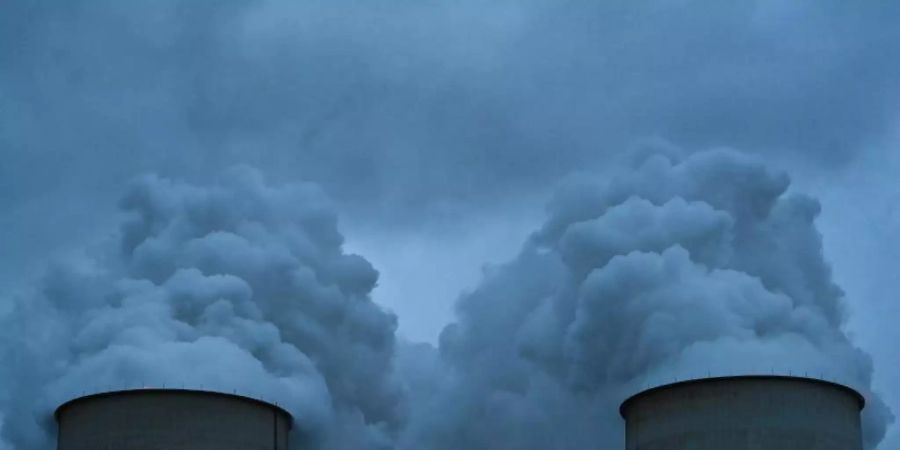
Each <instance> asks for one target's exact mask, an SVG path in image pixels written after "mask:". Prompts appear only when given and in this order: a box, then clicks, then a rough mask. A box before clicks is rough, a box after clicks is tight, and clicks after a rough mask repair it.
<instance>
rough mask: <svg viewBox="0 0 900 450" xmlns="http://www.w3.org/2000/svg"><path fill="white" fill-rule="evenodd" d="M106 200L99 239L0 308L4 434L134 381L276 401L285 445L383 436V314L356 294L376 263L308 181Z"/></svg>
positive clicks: (18, 440) (46, 440)
mask: <svg viewBox="0 0 900 450" xmlns="http://www.w3.org/2000/svg"><path fill="white" fill-rule="evenodd" d="M121 206H122V208H123V209H124V210H125V212H126V213H127V218H126V219H125V220H124V223H123V225H122V227H121V232H120V233H119V234H118V235H117V236H116V237H115V238H114V239H111V242H108V243H104V244H101V245H100V246H98V248H95V249H93V250H92V251H91V252H90V253H91V254H90V255H88V256H86V257H84V258H79V259H78V260H76V261H69V262H66V263H59V264H57V265H55V266H54V267H52V268H51V269H50V270H49V271H48V272H47V274H46V276H44V278H43V280H42V281H41V283H40V285H39V286H37V287H36V288H35V289H34V291H33V292H31V293H30V294H26V295H23V296H21V297H20V298H18V299H16V302H15V304H14V309H13V310H12V311H11V312H10V313H9V314H8V316H7V317H6V318H5V320H4V323H3V326H2V330H3V334H4V336H3V341H2V342H3V346H2V355H0V356H2V361H4V365H3V368H2V369H0V370H2V377H3V378H2V380H3V384H4V389H3V394H2V395H3V398H2V404H3V410H4V412H6V414H5V422H4V427H3V437H4V439H5V440H6V441H7V442H8V443H9V444H11V445H12V447H14V448H17V449H45V448H53V437H52V435H51V434H52V430H53V427H52V419H51V417H50V413H51V412H52V409H53V408H54V407H55V406H56V405H57V404H58V403H59V402H60V401H62V400H64V399H67V398H70V397H72V396H74V395H77V394H79V393H80V392H83V391H94V390H103V389H108V388H118V387H134V386H139V385H151V386H162V385H168V386H181V385H184V386H187V387H194V388H197V387H203V388H207V389H218V390H227V391H231V390H237V391H238V392H240V393H245V394H251V395H257V396H261V397H263V398H267V399H271V400H275V401H278V402H279V403H280V404H282V405H283V406H285V407H286V408H287V409H289V410H290V411H291V412H292V413H293V414H295V416H296V418H297V424H298V426H299V429H300V431H301V433H299V434H298V438H297V439H295V441H298V444H300V443H303V444H306V445H309V444H312V445H315V446H316V448H334V449H345V448H346V449H350V448H378V447H380V446H382V443H383V442H386V440H387V437H386V433H387V432H388V431H389V430H390V429H391V427H393V426H395V425H396V421H397V419H398V418H399V413H400V411H399V410H398V409H397V408H398V407H399V406H400V405H401V402H399V401H397V400H396V399H395V397H396V396H397V395H399V394H398V393H399V390H398V388H397V386H396V385H395V383H393V382H392V381H391V379H390V378H389V375H390V370H389V369H390V362H391V358H392V355H393V348H394V330H395V328H396V320H395V318H394V316H393V315H391V314H390V313H387V312H385V311H383V310H382V309H380V308H379V307H378V306H377V305H375V304H374V303H372V302H371V301H370V299H369V296H368V295H369V292H370V291H371V290H372V288H373V287H374V286H375V282H376V280H377V277H378V273H377V272H376V271H375V270H374V269H373V268H372V267H371V266H370V265H369V263H368V262H367V261H366V260H364V259H363V258H361V257H359V256H356V255H348V254H345V253H344V252H343V251H342V250H341V245H342V236H341V235H340V234H339V233H338V231H337V228H336V216H335V214H334V211H333V208H332V207H331V205H330V204H329V203H328V201H327V200H326V198H325V197H324V196H323V195H322V193H321V192H320V191H319V190H318V189H317V188H315V187H314V186H310V185H288V186H284V187H270V186H267V185H266V184H265V183H264V181H263V180H262V178H261V177H260V175H259V174H258V173H256V172H254V171H253V170H250V169H246V168H240V169H235V170H232V171H231V172H229V173H227V174H225V176H224V177H223V178H222V180H221V181H220V182H219V183H217V184H215V185H213V186H210V187H195V186H190V185H187V184H181V183H176V182H172V181H168V180H165V179H160V178H157V177H147V178H144V179H142V180H139V181H138V182H137V183H136V184H135V185H134V186H133V187H132V188H131V190H130V191H129V192H128V194H127V195H126V196H125V197H124V199H123V200H122V203H121ZM11 411H16V413H15V414H12V413H11Z"/></svg>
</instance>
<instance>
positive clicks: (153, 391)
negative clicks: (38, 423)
mask: <svg viewBox="0 0 900 450" xmlns="http://www.w3.org/2000/svg"><path fill="white" fill-rule="evenodd" d="M159 393H166V394H171V393H176V394H199V395H206V396H216V397H224V398H230V399H233V400H240V401H243V402H250V403H253V404H256V405H263V406H266V407H268V408H272V409H274V410H275V411H278V412H280V413H282V414H284V415H285V416H287V418H288V423H289V424H292V423H293V422H294V415H293V414H291V413H290V411H288V410H286V409H284V408H282V407H281V406H279V405H277V404H275V403H272V402H269V401H266V400H262V399H259V398H256V397H250V396H247V395H241V394H237V393H232V392H222V391H214V390H206V389H188V388H159V387H145V388H131V389H115V390H110V391H102V392H95V393H92V394H87V395H82V396H79V397H75V398H72V399H69V400H66V401H65V402H63V403H61V404H60V405H59V406H58V407H56V410H55V411H53V418H54V419H56V421H57V422H59V416H60V414H62V411H63V410H64V409H66V408H68V407H70V406H72V405H74V404H77V403H81V402H83V401H87V400H94V399H99V398H105V397H115V396H118V395H132V394H159Z"/></svg>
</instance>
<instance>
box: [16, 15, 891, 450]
mask: <svg viewBox="0 0 900 450" xmlns="http://www.w3.org/2000/svg"><path fill="white" fill-rule="evenodd" d="M898 18H900V4H895V3H893V2H842V1H797V2H784V1H781V0H759V1H747V2H718V1H689V0H658V1H602V2H601V1H598V2H587V1H551V0H518V1H512V0H499V1H476V0H459V1H455V2H444V1H432V0H422V1H414V0H387V1H381V2H369V1H357V0H338V1H335V0H310V1H288V0H240V1H238V0H235V1H212V0H210V1H206V0H203V1H178V0H147V1H129V2H122V1H114V0H70V1H51V0H48V1H37V2H35V1H28V0H22V1H19V0H11V1H5V2H3V3H2V5H0V229H2V233H0V252H2V258H0V289H2V292H3V293H2V294H0V299H2V300H3V301H4V302H8V299H9V298H10V297H11V296H12V295H13V294H12V293H13V292H17V291H20V290H22V289H25V288H26V287H27V286H28V285H29V284H30V283H32V282H33V280H34V279H36V278H38V277H39V276H40V274H41V273H42V271H43V270H44V267H45V266H46V265H47V264H48V263H49V262H50V261H53V260H54V259H58V258H61V257H65V256H66V255H69V254H71V253H73V252H77V251H79V250H80V249H83V248H85V247H89V246H91V245H93V244H94V243H96V242H99V241H102V240H103V239H106V238H108V237H110V236H111V235H112V234H114V233H115V232H116V230H117V229H118V228H117V226H118V225H117V224H118V223H119V221H120V219H121V213H120V212H119V205H120V198H122V196H123V195H124V193H125V192H127V190H128V189H129V186H130V185H131V183H132V181H133V180H134V179H135V178H136V177H139V176H143V175H145V174H148V173H152V174H157V175H159V176H162V177H167V178H173V179H177V180H184V181H185V182H187V183H192V184H198V185H203V184H205V183H209V182H211V180H214V179H216V177H218V176H219V174H220V173H222V171H223V170H226V169H227V168H229V167H232V166H234V165H249V166H252V167H255V168H256V169H257V170H258V171H259V172H260V173H261V174H263V175H264V176H265V178H266V179H268V180H270V181H271V182H272V183H275V184H281V183H294V182H301V181H304V182H306V181H308V182H313V183H315V184H317V185H318V186H320V187H321V189H322V191H323V192H324V194H325V195H327V196H328V197H330V198H331V199H332V201H333V203H334V205H335V206H334V208H335V211H336V212H337V214H338V216H339V219H340V222H339V225H338V227H339V229H340V231H341V233H342V234H343V236H344V238H345V240H346V245H345V247H346V250H347V251H349V252H352V253H358V254H360V255H363V256H364V257H365V258H366V259H367V260H368V261H369V262H371V264H372V265H373V266H374V268H375V269H376V270H377V271H378V272H379V273H380V278H379V282H378V286H377V287H376V288H375V289H374V291H373V292H372V297H373V299H374V301H375V302H377V303H378V304H380V305H382V306H384V307H385V308H387V309H390V310H392V311H393V312H394V313H395V314H396V316H397V320H398V324H399V328H398V332H397V333H398V335H399V336H400V337H401V338H403V339H404V340H411V341H422V342H428V343H432V344H436V343H437V342H438V336H439V335H440V333H441V331H442V329H443V328H444V326H445V325H447V324H448V323H450V322H452V321H454V317H455V316H454V304H455V302H456V301H457V299H458V298H459V297H460V295H461V294H462V293H464V292H468V291H471V290H473V289H475V288H476V287H477V286H478V285H479V283H480V279H481V277H482V273H483V272H484V271H485V270H490V269H489V267H491V266H495V265H498V264H501V263H503V262H505V261H508V260H511V259H513V258H515V257H516V255H517V254H518V253H519V252H520V251H521V249H522V246H523V243H524V242H525V241H526V239H527V238H528V237H529V235H531V233H533V232H535V230H537V229H539V228H540V227H541V226H542V225H541V224H542V223H544V222H545V220H546V217H547V214H548V213H547V212H546V209H545V208H546V204H547V202H548V201H549V199H550V198H551V196H552V194H553V192H554V191H555V189H556V188H557V187H558V186H559V185H561V184H565V183H566V182H567V180H571V179H573V178H579V177H585V176H589V177H595V178H598V179H604V178H605V177H607V176H609V174H610V173H612V172H613V171H614V168H615V167H619V166H620V165H621V164H623V163H622V161H623V160H624V159H626V158H627V157H626V154H627V153H628V152H629V151H630V149H632V148H634V147H635V146H638V145H640V143H641V142H644V141H646V140H648V139H655V140H660V141H665V142H668V143H671V145H674V146H677V147H679V148H681V149H683V151H684V152H685V153H687V154H688V155H690V154H692V153H695V152H700V151H705V150H708V149H713V148H723V147H727V148H732V149H737V150H738V151H740V152H742V153H745V154H748V155H752V157H753V158H757V159H758V160H759V161H763V162H764V163H765V164H766V165H767V167H770V168H772V170H776V171H783V172H784V173H786V174H787V175H788V176H789V177H790V179H791V180H792V183H791V185H790V188H789V189H790V192H792V193H793V192H798V193H799V192H802V193H805V194H807V195H810V196H811V197H814V198H817V199H818V200H819V201H820V202H821V204H822V212H821V214H820V215H819V217H818V218H817V219H816V225H817V229H818V231H819V232H820V233H821V235H822V239H823V243H824V252H825V260H826V261H827V263H828V264H830V266H831V267H832V269H833V278H834V280H835V282H836V283H837V284H838V285H839V286H840V287H841V288H842V289H843V290H844V292H845V295H844V300H842V301H843V302H844V304H845V305H846V309H847V317H848V319H847V322H846V323H845V324H844V325H841V327H843V328H844V331H846V332H847V333H848V335H849V336H850V337H851V339H853V340H854V342H855V343H856V344H857V345H858V346H859V347H861V348H862V349H863V350H864V351H865V352H868V353H869V354H871V355H872V359H873V362H874V381H873V387H874V389H875V390H876V391H878V392H881V393H882V394H883V399H884V401H885V402H886V403H887V405H888V406H889V407H891V408H892V409H893V410H894V411H895V413H897V412H898V411H900V386H898V385H897V383H896V380H898V379H900V348H898V346H897V345H896V343H897V342H898V340H900V327H898V326H897V320H898V319H897V318H898V317H900V304H898V302H897V299H896V295H897V294H896V293H897V292H898V289H900V278H898V276H897V264H898V261H900V238H898V235H900V185H898V184H897V181H896V180H897V176H898V174H900V58H897V55H900V27H898V26H897V19H898ZM3 309H6V308H3ZM895 428H896V427H892V428H890V429H889V431H888V437H887V438H886V439H885V441H884V442H882V444H881V446H880V447H879V448H882V449H891V448H900V432H898V431H896V430H895Z"/></svg>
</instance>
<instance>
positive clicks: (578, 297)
mask: <svg viewBox="0 0 900 450" xmlns="http://www.w3.org/2000/svg"><path fill="white" fill-rule="evenodd" d="M679 153H680V152H679V151H678V150H677V149H673V148H671V147H670V146H665V145H661V144H649V145H648V146H645V147H643V148H642V149H641V150H638V151H635V152H634V158H633V159H632V161H631V164H630V167H627V168H625V169H623V170H621V171H618V173H617V174H616V175H614V176H610V177H602V178H601V177H594V178H592V177H587V178H581V179H578V180H574V181H572V182H571V183H569V184H568V185H567V186H566V187H564V188H562V189H561V190H560V191H559V193H558V195H557V196H556V197H555V199H554V200H553V201H552V202H551V204H550V206H549V217H548V218H547V220H546V222H545V223H544V225H543V226H542V227H541V228H540V229H539V230H537V231H536V232H535V233H534V234H533V235H532V237H531V239H530V240H529V241H528V242H527V243H526V245H525V246H524V247H523V248H522V250H521V253H520V254H519V255H518V256H517V257H516V258H515V259H514V260H512V261H510V262H509V263H506V264H502V265H499V266H497V267H492V268H489V269H488V270H487V272H486V273H485V276H484V280H483V282H482V283H481V284H480V285H479V286H478V287H477V288H476V289H474V290H473V291H472V292H470V293H467V294H465V295H463V296H462V297H461V299H460V301H459V303H458V305H457V308H458V314H459V318H458V321H457V322H456V323H454V324H452V325H450V326H448V327H447V328H445V329H444V331H443V333H442V335H441V341H440V359H439V361H437V362H432V363H431V364H432V365H438V366H439V367H441V370H443V371H445V372H446V373H447V374H446V375H444V378H445V379H446V380H447V381H445V382H442V383H436V384H435V385H434V386H431V387H425V388H423V389H422V391H421V392H422V393H423V394H422V396H421V397H420V398H423V399H425V400H423V403H422V404H421V405H419V406H418V408H420V410H419V411H418V414H417V415H416V418H415V419H414V420H413V422H412V425H411V426H410V427H409V429H408V430H409V433H410V434H409V435H408V436H407V439H408V441H407V442H405V443H404V444H405V447H404V448H410V449H412V448H434V449H453V448H485V449H486V448H493V449H510V450H512V449H531V448H533V449H539V448H558V449H573V450H574V449H583V448H596V447H598V446H600V447H604V448H617V447H619V448H620V447H621V445H622V442H621V436H622V434H621V430H620V428H621V421H620V419H619V417H618V416H617V406H618V402H619V401H621V400H622V399H623V398H625V396H627V395H628V394H629V393H633V392H636V390H637V389H640V388H642V387H646V386H649V385H654V384H659V383H665V382H669V381H672V380H673V379H674V378H678V377H681V378H682V379H683V378H686V377H702V376H708V375H710V374H718V375H727V374H746V373H770V371H773V370H774V371H778V373H785V374H787V373H794V374H804V373H806V374H809V375H811V376H825V377H827V378H830V379H836V380H838V381H841V382H844V383H848V384H850V385H853V386H855V387H857V388H859V389H861V390H862V391H863V392H866V393H867V395H868V397H869V404H868V407H867V408H866V410H865V413H864V428H865V436H866V443H867V447H868V448H873V447H874V446H875V445H876V444H877V443H878V442H879V441H880V440H881V438H882V436H883V435H884V433H885V427H886V425H887V424H888V423H889V422H890V421H891V420H892V416H891V413H890V412H889V411H888V409H887V408H886V406H885V405H884V403H883V402H882V401H881V400H880V398H879V397H878V395H876V394H874V393H872V392H871V388H870V386H871V376H872V362H871V360H870V358H869V356H868V355H867V354H865V353H864V352H862V351H861V350H860V349H858V348H857V347H855V346H854V345H853V343H852V342H851V341H850V339H849V338H848V336H847V335H846V334H845V332H844V331H843V326H844V322H845V320H846V312H845V311H844V309H845V308H844V302H843V292H842V291H841V289H840V288H839V287H838V286H836V285H835V283H834V282H833V281H832V277H831V270H830V267H829V265H828V264H827V262H826V261H825V260H824V258H823V255H822V244H821V236H820V234H819V232H818V231H817V229H816V225H815V219H816V216H817V214H818V213H819V204H818V202H817V201H816V200H815V199H813V198H810V197H808V196H805V195H803V194H799V193H795V192H792V191H791V190H790V184H789V179H788V177H787V176H786V175H785V174H783V173H781V172H777V171H773V170H770V169H768V168H767V167H766V166H765V165H764V164H763V163H762V162H761V161H760V160H758V159H755V158H752V157H748V156H746V155H742V154H740V153H738V152H735V151H731V150H713V151H705V152H699V153H695V154H692V155H690V156H686V157H683V156H680V155H679ZM422 440H425V442H427V445H423V444H422Z"/></svg>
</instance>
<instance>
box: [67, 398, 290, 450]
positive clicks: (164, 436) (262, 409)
mask: <svg viewBox="0 0 900 450" xmlns="http://www.w3.org/2000/svg"><path fill="white" fill-rule="evenodd" d="M55 415H56V420H57V423H58V424H59V445H58V446H57V449H58V450H98V449H116V450H237V449H241V450H263V449H266V450H270V449H272V450H282V449H283V450H286V449H287V448H288V432H289V431H290V428H291V423H292V418H291V415H290V413H288V412H287V411H285V410H284V409H282V408H279V407H278V406H275V405H273V404H270V403H266V402H264V401H261V400H256V399H253V398H249V397H244V396H240V395H231V394H224V393H218V392H207V391H195V390H184V389H135V390H126V391H115V392H105V393H101V394H93V395H88V396H85V397H80V398H76V399H74V400H71V401H69V402H66V403H64V404H62V405H61V406H60V407H59V408H57V410H56V414H55Z"/></svg>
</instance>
